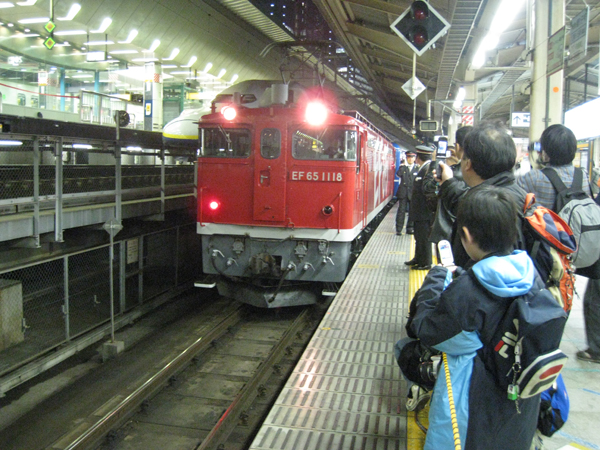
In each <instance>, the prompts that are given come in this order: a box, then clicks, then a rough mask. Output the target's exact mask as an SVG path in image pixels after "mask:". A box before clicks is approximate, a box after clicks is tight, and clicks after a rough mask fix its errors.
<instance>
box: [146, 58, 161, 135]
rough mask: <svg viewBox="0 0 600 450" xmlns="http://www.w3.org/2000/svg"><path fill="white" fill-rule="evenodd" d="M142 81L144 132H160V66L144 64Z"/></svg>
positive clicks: (151, 63)
mask: <svg viewBox="0 0 600 450" xmlns="http://www.w3.org/2000/svg"><path fill="white" fill-rule="evenodd" d="M145 68H146V76H145V81H144V130H146V131H161V130H162V127H163V79H162V65H161V64H160V63H156V62H149V63H146V66H145Z"/></svg>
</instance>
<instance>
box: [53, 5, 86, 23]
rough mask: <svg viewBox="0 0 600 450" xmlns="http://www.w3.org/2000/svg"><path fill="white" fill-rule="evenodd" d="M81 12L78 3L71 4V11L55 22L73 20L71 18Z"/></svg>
mask: <svg viewBox="0 0 600 450" xmlns="http://www.w3.org/2000/svg"><path fill="white" fill-rule="evenodd" d="M80 10H81V5H80V4H79V3H73V4H72V5H71V9H69V12H68V13H67V15H66V16H65V17H57V20H73V18H74V17H75V16H76V15H77V13H78V12H79V11H80Z"/></svg>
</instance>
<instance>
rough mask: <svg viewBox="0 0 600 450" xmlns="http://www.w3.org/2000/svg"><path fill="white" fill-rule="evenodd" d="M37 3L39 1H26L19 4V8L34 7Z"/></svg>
mask: <svg viewBox="0 0 600 450" xmlns="http://www.w3.org/2000/svg"><path fill="white" fill-rule="evenodd" d="M35 2H37V0H25V1H24V2H17V5H19V6H33V5H35Z"/></svg>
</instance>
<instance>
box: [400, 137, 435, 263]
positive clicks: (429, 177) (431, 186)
mask: <svg viewBox="0 0 600 450" xmlns="http://www.w3.org/2000/svg"><path fill="white" fill-rule="evenodd" d="M416 150H417V164H419V166H420V168H419V172H418V173H417V176H416V177H415V182H414V184H413V193H412V200H411V203H410V211H409V212H408V220H409V221H411V222H414V226H415V257H414V258H413V259H411V260H410V261H406V262H405V263H404V264H406V265H407V266H412V268H413V269H416V270H429V269H430V268H431V256H432V255H431V243H430V242H429V233H430V231H431V224H432V223H433V218H434V216H435V204H436V200H435V192H436V189H437V183H436V181H435V179H434V178H433V170H434V164H432V163H431V156H432V155H433V151H434V150H433V148H432V147H429V146H427V145H417V147H416ZM431 199H433V202H434V204H433V206H432V205H431Z"/></svg>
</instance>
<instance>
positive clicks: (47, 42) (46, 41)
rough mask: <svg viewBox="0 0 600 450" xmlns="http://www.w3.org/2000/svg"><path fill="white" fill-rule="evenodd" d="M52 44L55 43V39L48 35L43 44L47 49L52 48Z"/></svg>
mask: <svg viewBox="0 0 600 450" xmlns="http://www.w3.org/2000/svg"><path fill="white" fill-rule="evenodd" d="M54 44H56V41H55V40H54V39H52V38H51V37H49V38H48V39H46V40H45V41H44V46H45V47H46V48H47V49H48V50H52V47H54Z"/></svg>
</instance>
